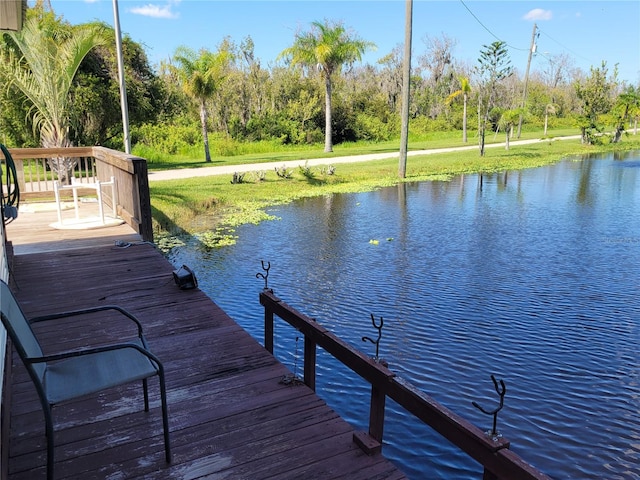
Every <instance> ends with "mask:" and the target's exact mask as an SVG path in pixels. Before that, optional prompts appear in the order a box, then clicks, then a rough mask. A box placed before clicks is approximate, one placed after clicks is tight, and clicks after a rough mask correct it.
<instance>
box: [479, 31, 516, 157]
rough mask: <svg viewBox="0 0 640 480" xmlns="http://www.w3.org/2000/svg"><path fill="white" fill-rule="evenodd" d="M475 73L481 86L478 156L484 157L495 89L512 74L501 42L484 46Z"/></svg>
mask: <svg viewBox="0 0 640 480" xmlns="http://www.w3.org/2000/svg"><path fill="white" fill-rule="evenodd" d="M478 63H479V66H478V68H477V72H478V74H479V75H480V78H481V81H482V84H481V89H480V93H479V97H478V141H479V148H480V156H484V141H485V132H486V128H487V121H488V120H489V112H491V110H492V109H493V108H494V107H495V106H496V105H495V101H496V97H497V89H498V86H499V84H500V82H501V81H502V80H504V79H505V78H507V77H509V76H510V75H511V74H512V73H513V68H512V67H511V60H510V59H509V52H508V51H507V46H506V44H505V43H504V42H502V41H496V42H493V43H492V44H491V45H484V46H483V48H482V50H481V51H480V58H478Z"/></svg>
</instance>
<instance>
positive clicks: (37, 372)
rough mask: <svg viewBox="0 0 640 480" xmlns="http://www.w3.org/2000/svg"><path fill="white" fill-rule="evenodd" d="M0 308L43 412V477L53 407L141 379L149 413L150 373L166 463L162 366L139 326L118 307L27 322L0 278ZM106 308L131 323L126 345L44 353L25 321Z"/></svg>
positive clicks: (50, 460)
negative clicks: (159, 412) (155, 387)
mask: <svg viewBox="0 0 640 480" xmlns="http://www.w3.org/2000/svg"><path fill="white" fill-rule="evenodd" d="M0 307H1V308H0V311H1V315H0V316H1V317H2V324H3V325H4V327H5V328H6V329H7V333H8V334H9V337H10V338H11V341H12V342H13V344H14V346H15V348H16V350H17V352H18V354H19V355H20V358H21V359H22V361H23V363H24V365H25V367H26V369H27V371H28V372H29V375H30V376H31V379H32V380H33V383H34V384H35V387H36V390H37V392H38V396H39V397H40V402H41V404H42V409H43V411H44V416H45V423H46V425H45V428H46V429H45V433H46V437H47V479H48V480H53V471H54V469H53V467H54V438H53V416H52V408H53V406H54V405H57V404H58V403H61V402H64V401H67V400H71V399H74V398H77V397H81V396H83V395H88V394H91V393H96V392H98V391H101V390H104V389H106V388H110V387H115V386H118V385H122V384H125V383H129V382H132V381H136V380H142V386H143V392H144V409H145V411H149V395H148V389H147V379H148V378H149V377H152V376H154V375H158V377H159V381H160V382H159V383H160V396H161V402H162V422H163V428H164V448H165V458H166V461H167V463H171V448H170V443H169V417H168V413H167V395H166V387H165V378H164V368H163V366H162V363H160V360H158V358H157V357H156V356H154V355H153V354H152V353H151V352H150V351H149V349H148V347H147V343H146V341H145V338H144V336H143V333H142V325H141V324H140V322H139V321H138V320H137V319H136V318H135V317H134V316H133V315H132V314H130V313H129V312H127V311H126V310H124V309H122V308H120V307H117V306H112V305H108V306H100V307H94V308H88V309H84V310H74V311H70V312H63V313H57V314H53V315H46V316H41V317H36V318H32V319H31V320H27V319H26V317H25V315H24V313H23V312H22V309H21V308H20V305H19V304H18V302H17V300H16V298H15V297H14V295H13V293H12V292H11V290H10V289H9V287H8V285H7V284H6V283H5V282H3V281H1V280H0ZM108 310H112V311H115V312H118V313H119V314H121V315H123V316H125V317H127V318H129V319H130V320H131V321H133V322H134V323H135V324H136V327H137V338H135V339H134V340H132V341H129V342H127V343H118V344H114V345H107V346H99V347H93V348H84V349H79V350H73V351H69V352H63V353H56V354H52V355H44V354H43V350H42V348H41V346H40V343H39V342H38V339H37V338H36V336H35V334H34V332H33V329H32V328H31V324H32V323H35V322H43V321H48V320H55V319H62V318H68V317H73V316H78V315H88V314H91V313H95V312H101V311H108Z"/></svg>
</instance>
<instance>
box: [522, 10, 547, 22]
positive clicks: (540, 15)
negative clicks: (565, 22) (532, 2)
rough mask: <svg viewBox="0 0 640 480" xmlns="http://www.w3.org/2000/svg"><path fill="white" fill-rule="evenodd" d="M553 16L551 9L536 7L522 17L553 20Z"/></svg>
mask: <svg viewBox="0 0 640 480" xmlns="http://www.w3.org/2000/svg"><path fill="white" fill-rule="evenodd" d="M551 17H552V14H551V10H543V9H541V8H534V9H533V10H531V11H530V12H529V13H527V14H526V15H525V16H524V17H522V18H524V19H525V20H551Z"/></svg>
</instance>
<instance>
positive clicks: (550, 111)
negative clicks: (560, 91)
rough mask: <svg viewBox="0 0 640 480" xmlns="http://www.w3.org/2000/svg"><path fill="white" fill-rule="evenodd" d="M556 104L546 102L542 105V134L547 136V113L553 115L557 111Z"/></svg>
mask: <svg viewBox="0 0 640 480" xmlns="http://www.w3.org/2000/svg"><path fill="white" fill-rule="evenodd" d="M557 107H558V106H557V105H556V104H555V103H547V104H546V105H545V106H544V134H543V135H544V136H545V137H546V136H547V127H548V125H549V115H555V114H556V111H557Z"/></svg>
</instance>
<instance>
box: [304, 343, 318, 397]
mask: <svg viewBox="0 0 640 480" xmlns="http://www.w3.org/2000/svg"><path fill="white" fill-rule="evenodd" d="M304 383H305V384H306V385H307V386H308V387H309V388H310V389H311V390H313V391H314V392H315V391H316V342H314V341H313V340H312V339H311V338H309V337H307V336H306V335H305V336H304Z"/></svg>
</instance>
